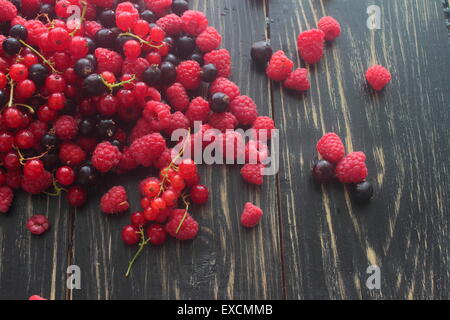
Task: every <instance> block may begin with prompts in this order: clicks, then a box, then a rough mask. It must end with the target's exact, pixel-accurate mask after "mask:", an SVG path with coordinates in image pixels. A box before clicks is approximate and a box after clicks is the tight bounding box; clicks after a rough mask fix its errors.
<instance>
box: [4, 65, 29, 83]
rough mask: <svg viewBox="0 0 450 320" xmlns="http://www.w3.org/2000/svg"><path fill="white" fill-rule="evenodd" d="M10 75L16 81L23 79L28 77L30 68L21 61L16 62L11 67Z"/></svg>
mask: <svg viewBox="0 0 450 320" xmlns="http://www.w3.org/2000/svg"><path fill="white" fill-rule="evenodd" d="M9 76H10V77H11V79H13V80H14V81H16V82H20V81H23V80H25V79H27V78H28V69H27V67H26V66H25V65H23V64H21V63H15V64H13V65H12V66H11V67H10V68H9Z"/></svg>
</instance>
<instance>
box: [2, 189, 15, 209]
mask: <svg viewBox="0 0 450 320" xmlns="http://www.w3.org/2000/svg"><path fill="white" fill-rule="evenodd" d="M13 199H14V192H13V190H12V189H11V188H10V187H8V186H1V187H0V212H1V213H6V212H8V210H9V208H10V207H11V204H12V202H13Z"/></svg>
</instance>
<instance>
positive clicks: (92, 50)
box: [85, 37, 97, 54]
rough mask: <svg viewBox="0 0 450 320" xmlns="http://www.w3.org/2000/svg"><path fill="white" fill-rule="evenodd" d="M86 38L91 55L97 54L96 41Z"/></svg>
mask: <svg viewBox="0 0 450 320" xmlns="http://www.w3.org/2000/svg"><path fill="white" fill-rule="evenodd" d="M85 38H86V41H87V46H88V48H89V51H88V52H89V53H90V54H92V53H94V52H95V49H96V48H97V47H96V45H95V42H94V40H92V39H91V38H89V37H85Z"/></svg>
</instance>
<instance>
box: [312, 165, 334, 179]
mask: <svg viewBox="0 0 450 320" xmlns="http://www.w3.org/2000/svg"><path fill="white" fill-rule="evenodd" d="M312 175H313V178H314V180H315V181H316V182H318V183H327V182H330V181H331V180H333V178H334V165H333V164H332V163H331V162H329V161H327V160H318V161H316V163H315V164H314V167H313V169H312Z"/></svg>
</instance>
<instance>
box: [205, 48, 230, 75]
mask: <svg viewBox="0 0 450 320" xmlns="http://www.w3.org/2000/svg"><path fill="white" fill-rule="evenodd" d="M203 59H204V60H205V64H209V63H211V64H213V65H214V66H215V67H216V69H217V72H218V76H219V77H224V78H229V77H230V76H231V55H230V52H229V51H228V50H227V49H220V50H213V51H211V52H208V53H206V54H205V55H204V56H203Z"/></svg>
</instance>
